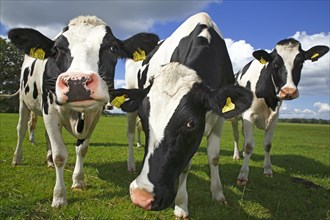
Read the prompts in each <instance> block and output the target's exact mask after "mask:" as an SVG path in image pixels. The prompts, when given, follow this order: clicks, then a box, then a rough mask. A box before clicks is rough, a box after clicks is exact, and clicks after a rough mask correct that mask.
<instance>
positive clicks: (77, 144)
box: [76, 139, 85, 146]
mask: <svg viewBox="0 0 330 220" xmlns="http://www.w3.org/2000/svg"><path fill="white" fill-rule="evenodd" d="M84 141H85V139H77V143H76V146H80V145H82V144H83V143H84Z"/></svg>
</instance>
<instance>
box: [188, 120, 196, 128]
mask: <svg viewBox="0 0 330 220" xmlns="http://www.w3.org/2000/svg"><path fill="white" fill-rule="evenodd" d="M196 126H197V122H196V121H195V120H193V119H191V120H189V121H188V122H187V124H186V127H187V128H188V129H194V128H196Z"/></svg>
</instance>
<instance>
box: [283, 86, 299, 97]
mask: <svg viewBox="0 0 330 220" xmlns="http://www.w3.org/2000/svg"><path fill="white" fill-rule="evenodd" d="M279 96H280V98H281V99H284V100H285V99H295V98H297V97H298V89H296V88H282V89H281V91H280V94H279Z"/></svg>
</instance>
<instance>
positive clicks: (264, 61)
mask: <svg viewBox="0 0 330 220" xmlns="http://www.w3.org/2000/svg"><path fill="white" fill-rule="evenodd" d="M259 62H260V63H261V64H266V63H267V61H266V60H265V59H264V58H263V57H261V58H260V60H259Z"/></svg>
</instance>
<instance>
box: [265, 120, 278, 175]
mask: <svg viewBox="0 0 330 220" xmlns="http://www.w3.org/2000/svg"><path fill="white" fill-rule="evenodd" d="M277 119H278V115H277V117H276V118H274V119H273V121H272V122H271V124H270V125H269V126H268V128H267V129H266V130H265V137H264V150H265V159H264V175H265V176H268V177H272V176H273V171H272V164H271V161H270V150H271V147H272V139H273V134H274V131H275V127H276V124H277Z"/></svg>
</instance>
